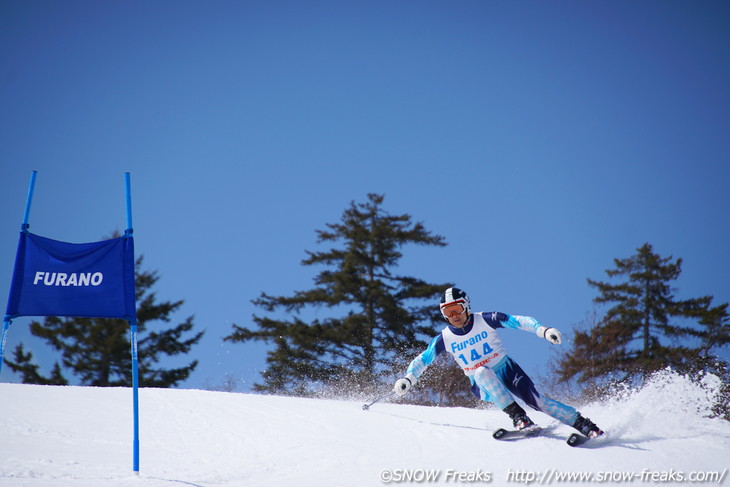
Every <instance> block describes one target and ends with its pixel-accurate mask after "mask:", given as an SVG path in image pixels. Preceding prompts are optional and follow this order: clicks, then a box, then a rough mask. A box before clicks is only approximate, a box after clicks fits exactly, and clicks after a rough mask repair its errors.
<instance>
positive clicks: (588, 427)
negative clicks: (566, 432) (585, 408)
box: [573, 414, 603, 438]
mask: <svg viewBox="0 0 730 487" xmlns="http://www.w3.org/2000/svg"><path fill="white" fill-rule="evenodd" d="M573 428H575V429H577V430H578V431H580V433H581V434H582V435H585V436H587V437H588V438H598V437H599V436H603V430H601V428H599V427H598V426H596V423H594V422H593V421H591V420H590V419H588V418H584V417H583V416H582V415H581V414H578V418H577V419H576V420H575V423H573Z"/></svg>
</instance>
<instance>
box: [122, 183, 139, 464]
mask: <svg viewBox="0 0 730 487" xmlns="http://www.w3.org/2000/svg"><path fill="white" fill-rule="evenodd" d="M124 186H125V193H126V195H127V230H126V232H125V233H124V235H125V236H126V237H131V236H132V233H133V231H134V230H133V228H134V227H133V226H132V191H131V183H130V177H129V173H128V172H127V173H124ZM129 325H130V328H131V329H130V340H129V341H130V343H131V345H132V410H133V415H134V420H133V422H134V426H133V429H134V437H133V440H132V470H133V471H134V473H136V474H137V475H139V359H138V357H137V318H136V317H135V318H134V319H133V320H130V321H129Z"/></svg>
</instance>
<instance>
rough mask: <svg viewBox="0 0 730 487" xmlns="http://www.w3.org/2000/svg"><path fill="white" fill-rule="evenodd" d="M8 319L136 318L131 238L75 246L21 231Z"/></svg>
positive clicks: (126, 236) (132, 243)
mask: <svg viewBox="0 0 730 487" xmlns="http://www.w3.org/2000/svg"><path fill="white" fill-rule="evenodd" d="M6 315H7V316H9V317H10V318H15V317H17V316H72V317H76V316H78V317H83V318H123V319H126V320H136V311H135V287H134V240H133V238H132V237H131V236H128V235H125V236H123V237H118V238H112V239H109V240H103V241H101V242H92V243H80V244H75V243H66V242H59V241H58V240H52V239H50V238H45V237H41V236H39V235H34V234H32V233H30V232H27V231H24V232H21V233H20V241H19V242H18V252H17V254H16V256H15V270H14V272H13V280H12V283H11V287H10V297H9V299H8V307H7V311H6Z"/></svg>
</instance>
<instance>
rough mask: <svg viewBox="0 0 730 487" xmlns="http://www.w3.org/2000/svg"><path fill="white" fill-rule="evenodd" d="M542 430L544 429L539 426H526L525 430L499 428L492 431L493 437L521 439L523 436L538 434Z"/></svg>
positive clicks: (498, 438) (497, 438)
mask: <svg viewBox="0 0 730 487" xmlns="http://www.w3.org/2000/svg"><path fill="white" fill-rule="evenodd" d="M540 431H542V428H540V427H539V426H534V427H531V428H525V429H523V430H507V429H504V428H499V429H498V430H497V431H495V432H494V433H492V438H494V439H495V440H503V441H510V440H519V439H521V438H532V437H534V436H538V435H539V434H540Z"/></svg>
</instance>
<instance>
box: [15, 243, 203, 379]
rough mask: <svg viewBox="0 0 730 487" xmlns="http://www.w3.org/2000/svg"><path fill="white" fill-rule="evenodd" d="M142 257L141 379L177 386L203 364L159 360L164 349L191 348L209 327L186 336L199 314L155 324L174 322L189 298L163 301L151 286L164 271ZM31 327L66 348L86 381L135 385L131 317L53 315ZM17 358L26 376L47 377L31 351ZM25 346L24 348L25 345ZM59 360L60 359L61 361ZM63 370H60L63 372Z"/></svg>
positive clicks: (67, 363)
mask: <svg viewBox="0 0 730 487" xmlns="http://www.w3.org/2000/svg"><path fill="white" fill-rule="evenodd" d="M141 265H142V257H139V258H138V259H137V261H136V262H135V285H136V291H137V294H136V298H137V336H138V343H137V356H138V360H139V384H140V386H144V387H174V386H176V385H177V384H178V383H179V382H181V381H183V380H185V379H187V378H188V376H189V375H190V374H191V373H192V371H193V370H194V369H195V367H196V366H197V364H198V361H197V360H193V361H192V362H190V363H189V364H187V365H185V366H182V367H178V368H171V369H166V368H162V367H159V366H158V365H157V364H158V362H159V361H160V358H161V356H162V355H168V356H175V355H180V354H186V353H189V352H190V349H191V348H192V346H193V345H195V344H197V343H198V342H199V341H200V339H201V337H202V336H203V333H204V332H202V331H201V332H198V333H196V334H194V335H193V336H192V337H189V338H187V339H183V335H185V334H186V333H188V332H190V331H191V330H192V328H193V317H192V316H190V317H188V318H187V319H186V320H185V321H184V322H182V323H180V324H178V325H177V326H174V327H172V328H167V329H162V330H160V329H158V328H153V326H152V323H153V322H155V321H162V322H165V323H167V322H169V321H170V315H172V314H173V313H174V312H176V311H177V310H178V309H179V308H180V306H182V304H183V303H184V301H183V300H180V301H175V302H171V301H164V302H160V303H158V302H157V300H156V295H155V293H154V292H152V291H151V288H152V286H154V285H155V283H157V281H158V280H159V277H158V275H157V273H156V272H154V271H142V270H141ZM30 330H31V333H32V334H33V335H34V336H37V337H40V338H42V339H43V340H45V341H46V342H47V343H48V344H49V345H50V346H51V347H53V348H54V349H55V350H57V351H59V352H61V362H62V364H63V366H64V367H65V368H67V369H70V371H71V372H72V373H73V374H74V375H76V376H78V378H79V380H80V382H81V384H82V385H89V386H100V387H106V386H130V385H131V384H132V357H131V353H130V350H131V342H130V327H129V323H128V322H127V321H126V320H122V319H113V318H60V317H57V316H49V317H46V318H45V319H44V321H43V322H42V323H41V322H39V321H33V322H31V324H30ZM17 352H18V350H16V362H15V363H11V362H9V361H6V362H7V363H8V365H9V366H10V367H11V368H12V369H13V370H18V369H16V367H23V370H26V373H25V374H23V382H29V383H42V382H37V380H42V379H43V377H42V376H40V375H38V374H37V366H36V368H35V369H34V370H35V371H36V373H35V374H34V373H33V372H32V370H33V367H34V366H33V365H32V364H30V358H31V357H29V356H25V355H23V354H22V353H21V354H20V355H18V354H17ZM21 352H22V348H21ZM56 365H57V366H58V364H56ZM59 374H60V372H59Z"/></svg>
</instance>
